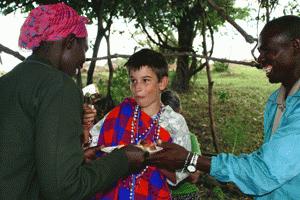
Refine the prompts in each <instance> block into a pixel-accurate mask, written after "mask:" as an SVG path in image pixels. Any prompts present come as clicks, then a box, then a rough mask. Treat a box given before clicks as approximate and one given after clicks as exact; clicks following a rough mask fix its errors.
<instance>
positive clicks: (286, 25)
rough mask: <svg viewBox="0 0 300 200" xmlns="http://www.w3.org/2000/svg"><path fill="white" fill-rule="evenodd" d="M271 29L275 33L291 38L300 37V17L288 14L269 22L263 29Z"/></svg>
mask: <svg viewBox="0 0 300 200" xmlns="http://www.w3.org/2000/svg"><path fill="white" fill-rule="evenodd" d="M269 30H271V31H272V32H274V33H275V34H280V35H283V36H285V37H288V38H289V39H296V38H300V17H298V16H294V15H286V16H282V17H279V18H276V19H274V20H271V21H270V22H268V23H267V24H266V25H265V26H264V28H263V30H262V32H263V31H269Z"/></svg>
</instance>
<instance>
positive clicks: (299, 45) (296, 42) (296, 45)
mask: <svg viewBox="0 0 300 200" xmlns="http://www.w3.org/2000/svg"><path fill="white" fill-rule="evenodd" d="M293 47H294V48H295V49H296V50H297V51H300V38H296V39H293Z"/></svg>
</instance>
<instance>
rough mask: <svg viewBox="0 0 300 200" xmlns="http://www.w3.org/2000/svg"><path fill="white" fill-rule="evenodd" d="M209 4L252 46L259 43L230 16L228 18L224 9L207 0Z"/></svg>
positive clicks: (211, 0)
mask: <svg viewBox="0 0 300 200" xmlns="http://www.w3.org/2000/svg"><path fill="white" fill-rule="evenodd" d="M207 2H208V3H209V4H210V5H211V6H212V7H213V8H214V9H215V10H216V11H217V12H218V13H219V15H221V16H222V17H223V18H224V19H225V20H226V21H228V22H229V23H230V24H231V25H232V26H233V27H234V28H236V30H237V31H238V32H240V34H241V35H242V36H243V37H244V38H245V40H246V41H247V42H248V43H250V44H252V43H253V42H255V41H257V39H255V38H254V37H252V36H251V35H249V34H248V33H247V32H246V31H244V29H242V28H241V27H240V26H239V25H238V24H237V23H236V22H235V21H234V20H233V19H232V18H231V17H230V16H228V15H227V14H226V13H225V11H224V9H223V8H222V7H219V6H218V5H217V4H216V3H215V2H214V1H213V0H207Z"/></svg>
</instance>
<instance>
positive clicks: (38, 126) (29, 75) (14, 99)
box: [0, 56, 128, 200]
mask: <svg viewBox="0 0 300 200" xmlns="http://www.w3.org/2000/svg"><path fill="white" fill-rule="evenodd" d="M0 94H1V97H0V163H1V164H0V199H6V200H7V199H30V200H35V199H73V200H74V199H85V198H87V197H89V196H90V195H92V194H93V193H95V192H96V191H102V190H104V189H106V188H107V187H109V186H111V185H112V184H113V183H115V182H116V181H117V180H118V179H119V178H120V177H122V176H125V175H127V173H128V160H127V157H126V156H125V152H124V151H123V150H119V151H116V152H113V153H112V154H110V155H108V156H106V157H104V158H102V159H99V160H97V161H94V162H92V163H91V164H83V151H82V149H81V145H80V135H81V133H82V126H81V116H82V94H81V91H80V90H79V89H78V88H77V86H76V85H75V83H74V81H73V80H72V79H71V78H70V77H69V76H68V75H66V74H64V73H63V72H61V71H59V70H57V69H55V68H54V67H52V66H51V65H50V63H48V62H47V61H46V60H42V59H40V58H38V57H36V56H30V57H29V58H27V59H26V60H25V61H24V62H22V63H21V64H19V65H18V66H16V67H15V68H14V69H13V70H12V71H11V72H9V73H7V74H6V75H4V76H2V77H1V78H0Z"/></svg>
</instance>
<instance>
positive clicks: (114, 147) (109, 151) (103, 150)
mask: <svg viewBox="0 0 300 200" xmlns="http://www.w3.org/2000/svg"><path fill="white" fill-rule="evenodd" d="M123 146H124V145H118V146H110V147H104V148H102V149H101V151H102V152H105V153H111V152H112V151H113V150H115V149H119V148H122V147H123ZM136 146H137V147H139V148H141V149H143V150H144V151H148V152H149V153H156V152H158V151H161V150H162V149H163V148H162V147H159V146H156V149H155V150H150V149H145V148H143V147H141V145H136Z"/></svg>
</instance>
